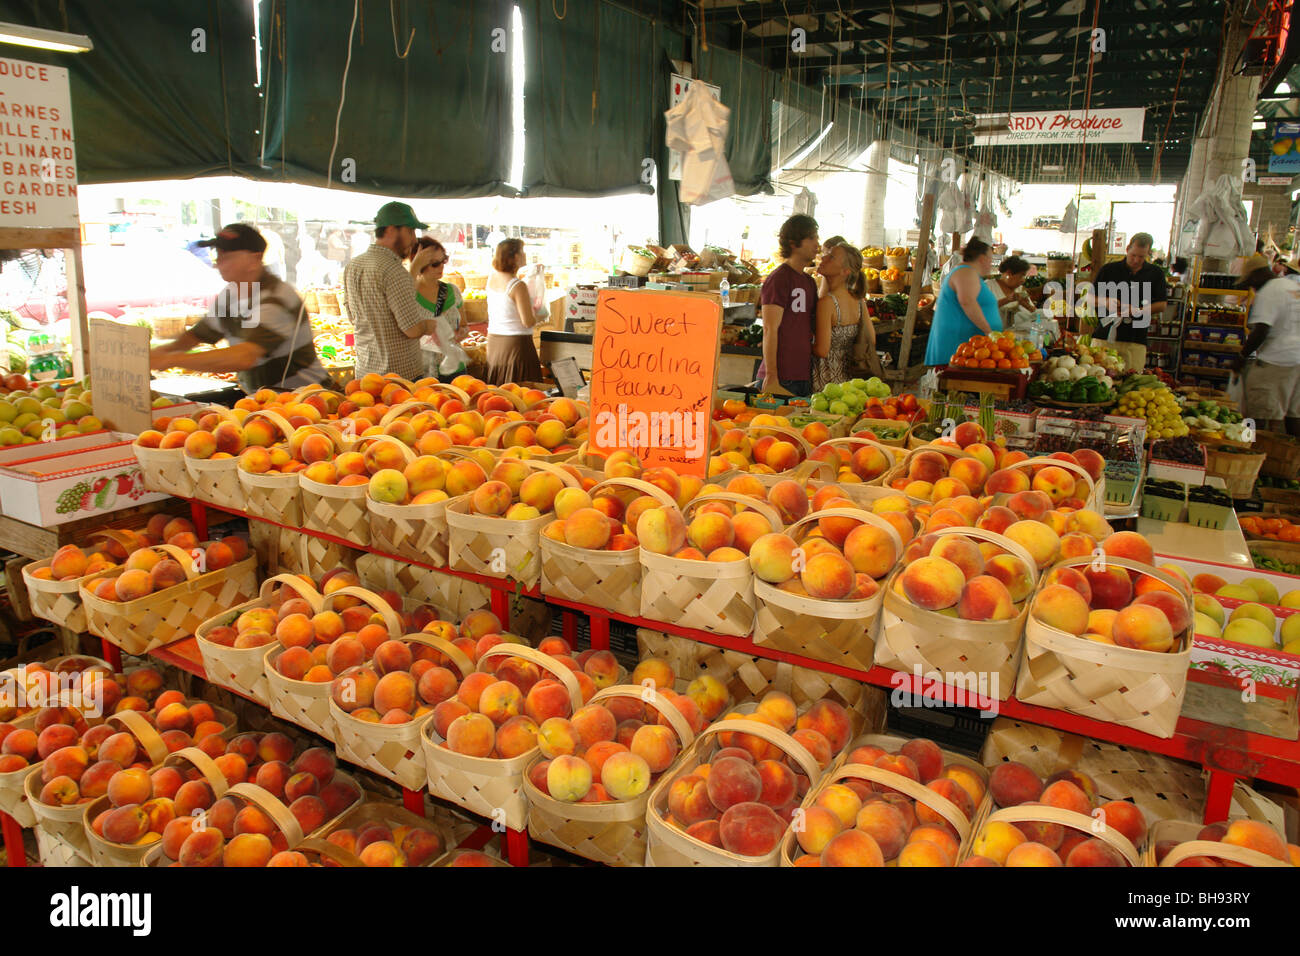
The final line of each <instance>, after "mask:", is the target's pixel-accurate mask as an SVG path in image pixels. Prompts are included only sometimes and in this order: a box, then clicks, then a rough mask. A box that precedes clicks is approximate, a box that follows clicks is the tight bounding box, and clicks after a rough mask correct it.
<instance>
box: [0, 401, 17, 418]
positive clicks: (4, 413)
mask: <svg viewBox="0 0 1300 956" xmlns="http://www.w3.org/2000/svg"><path fill="white" fill-rule="evenodd" d="M17 417H18V409H17V408H15V407H14V403H13V402H10V401H0V422H11V421H13V420H14V419H15V418H17Z"/></svg>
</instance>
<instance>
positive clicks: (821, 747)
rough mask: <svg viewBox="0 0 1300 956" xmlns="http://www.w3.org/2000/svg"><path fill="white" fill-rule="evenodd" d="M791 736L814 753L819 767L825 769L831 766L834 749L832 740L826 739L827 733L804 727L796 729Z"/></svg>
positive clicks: (813, 755)
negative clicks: (832, 748)
mask: <svg viewBox="0 0 1300 956" xmlns="http://www.w3.org/2000/svg"><path fill="white" fill-rule="evenodd" d="M790 736H791V738H792V739H793V740H794V741H795V742H797V743H799V744H800V745H802V746H803V748H804V749H805V750H807V751H808V753H809V754H811V755H812V758H813V760H814V761H815V762H816V763H817V766H818V767H820V768H821V769H823V770H825V769H826V768H827V767H828V766H830V762H831V757H832V756H833V751H832V750H831V742H830V741H829V740H827V739H826V735H825V734H823V733H821V732H820V731H817V730H813V729H811V728H808V727H804V728H800V729H798V730H796V731H795V732H794V733H793V734H791V735H790Z"/></svg>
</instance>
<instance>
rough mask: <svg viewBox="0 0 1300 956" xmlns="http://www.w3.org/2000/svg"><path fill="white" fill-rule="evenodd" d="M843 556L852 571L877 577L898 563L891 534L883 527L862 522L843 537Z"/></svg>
mask: <svg viewBox="0 0 1300 956" xmlns="http://www.w3.org/2000/svg"><path fill="white" fill-rule="evenodd" d="M844 556H845V557H846V558H847V559H848V561H849V563H850V564H851V565H852V566H853V570H854V571H857V572H860V573H862V574H868V575H870V576H871V577H873V578H877V579H879V578H883V577H884V576H885V575H886V574H888V573H889V572H890V571H892V570H893V568H894V565H895V564H897V563H898V548H897V546H896V545H895V543H894V538H893V536H892V535H890V534H889V533H888V532H887V531H885V530H884V529H883V528H878V527H876V526H875V525H871V524H865V523H864V524H860V525H858V526H857V527H856V528H854V529H853V530H852V531H850V532H849V533H848V535H847V536H846V537H845V539H844Z"/></svg>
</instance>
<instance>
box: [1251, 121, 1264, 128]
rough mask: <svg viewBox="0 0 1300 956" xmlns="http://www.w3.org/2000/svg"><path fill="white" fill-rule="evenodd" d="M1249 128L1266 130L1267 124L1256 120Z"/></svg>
mask: <svg viewBox="0 0 1300 956" xmlns="http://www.w3.org/2000/svg"><path fill="white" fill-rule="evenodd" d="M1250 128H1251V129H1253V130H1261V129H1268V124H1267V123H1265V122H1264V121H1263V120H1258V121H1256V122H1254V123H1251V124H1250Z"/></svg>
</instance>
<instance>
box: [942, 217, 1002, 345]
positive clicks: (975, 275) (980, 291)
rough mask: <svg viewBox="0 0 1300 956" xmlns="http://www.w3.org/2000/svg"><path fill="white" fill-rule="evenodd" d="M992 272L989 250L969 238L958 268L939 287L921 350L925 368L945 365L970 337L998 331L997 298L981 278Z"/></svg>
mask: <svg viewBox="0 0 1300 956" xmlns="http://www.w3.org/2000/svg"><path fill="white" fill-rule="evenodd" d="M992 271H993V250H992V249H991V248H990V247H989V244H988V243H987V242H984V241H983V240H982V239H976V238H975V237H973V236H972V237H971V238H970V239H969V240H967V242H966V245H965V246H964V247H963V248H962V251H961V264H960V265H958V266H955V267H954V268H953V269H952V271H951V272H949V273H948V274H947V275H945V276H944V277H943V284H942V285H941V286H940V287H939V298H938V299H937V300H936V302H935V304H934V319H933V321H932V322H931V323H930V340H929V341H928V342H927V343H926V346H925V364H926V365H929V366H931V367H934V366H937V365H947V364H948V363H949V362H950V361H952V356H953V353H954V352H956V351H957V346H959V345H961V344H962V343H963V342H965V341H966V340H967V339H969V338H970V337H971V336H972V335H991V334H992V333H994V332H1001V331H1002V319H1001V318H1000V317H999V315H998V300H997V297H996V296H994V294H993V290H992V289H990V288H989V287H988V286H987V285H986V284H985V283H984V281H983V278H982V277H983V276H985V275H987V274H988V273H990V272H992Z"/></svg>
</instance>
